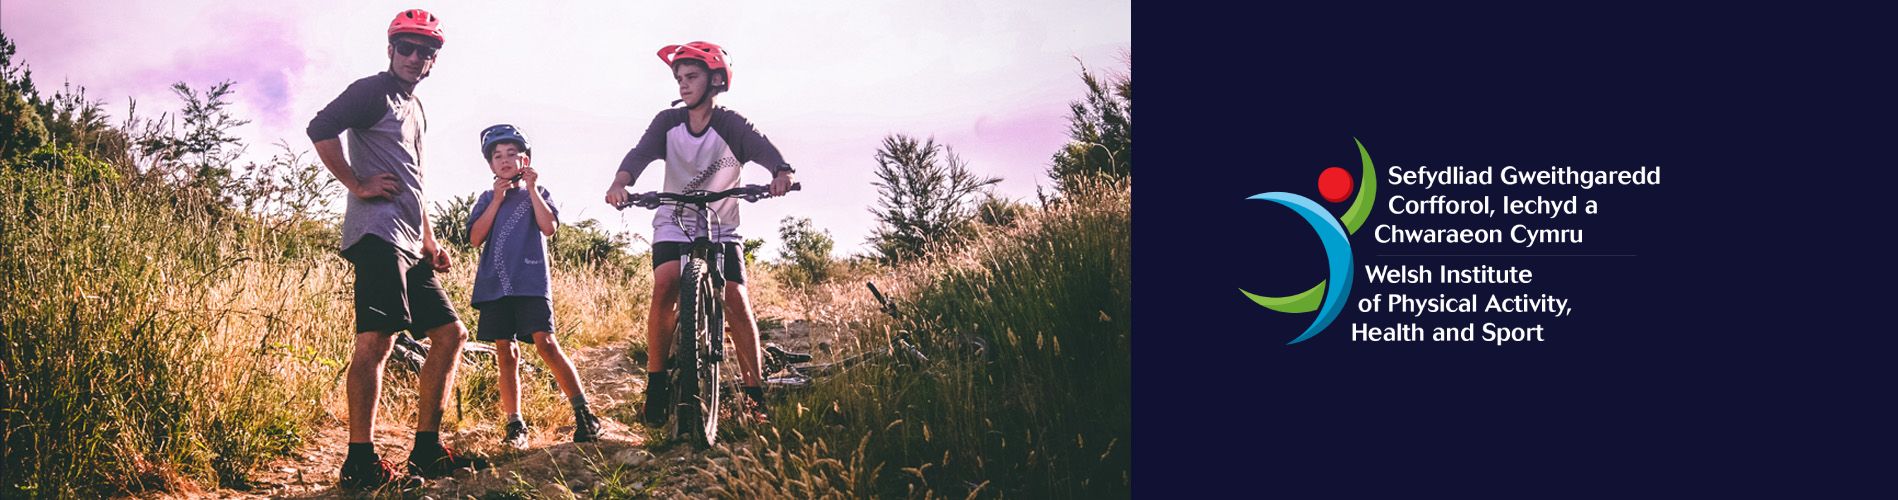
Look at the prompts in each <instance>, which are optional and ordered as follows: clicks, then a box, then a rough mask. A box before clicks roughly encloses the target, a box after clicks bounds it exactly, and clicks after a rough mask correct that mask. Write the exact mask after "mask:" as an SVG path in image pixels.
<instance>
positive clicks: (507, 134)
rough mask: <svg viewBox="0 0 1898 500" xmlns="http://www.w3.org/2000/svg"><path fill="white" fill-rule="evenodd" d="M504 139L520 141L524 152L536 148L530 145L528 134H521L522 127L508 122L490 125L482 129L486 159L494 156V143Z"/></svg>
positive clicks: (484, 156)
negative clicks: (518, 127) (519, 127)
mask: <svg viewBox="0 0 1898 500" xmlns="http://www.w3.org/2000/svg"><path fill="white" fill-rule="evenodd" d="M503 141H514V142H517V143H520V145H521V152H522V153H530V154H531V153H532V152H533V150H534V148H533V147H532V146H528V144H527V136H526V135H522V134H521V129H517V128H514V126H513V125H508V124H506V123H503V124H500V125H495V126H492V127H488V128H486V129H484V130H482V131H481V157H482V158H484V159H486V158H493V157H494V145H495V144H499V143H501V142H503Z"/></svg>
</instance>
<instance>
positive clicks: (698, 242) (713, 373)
mask: <svg viewBox="0 0 1898 500" xmlns="http://www.w3.org/2000/svg"><path fill="white" fill-rule="evenodd" d="M800 188H801V185H799V184H793V185H792V186H791V190H793V191H795V190H798V189H800ZM769 192H770V191H769V188H766V187H764V186H756V185H753V186H745V187H740V188H734V189H728V190H725V191H720V192H705V191H695V192H690V193H684V194H677V193H658V192H654V193H645V194H640V195H634V196H633V197H632V198H630V199H629V200H628V201H629V203H627V204H625V205H620V206H619V207H618V208H622V209H623V208H626V206H629V205H638V206H641V207H645V208H657V207H658V206H659V205H661V204H668V203H669V204H672V205H673V206H675V207H676V208H675V211H674V212H673V214H674V218H675V221H676V220H677V218H678V217H679V213H678V212H677V211H676V210H695V211H696V212H697V217H696V220H695V221H694V222H695V225H696V227H694V228H690V229H697V232H696V234H694V232H692V231H691V230H690V229H688V228H685V227H680V229H681V230H684V231H686V233H687V235H688V236H692V237H693V238H692V242H691V243H689V246H688V247H687V251H685V252H682V253H683V255H681V257H682V258H681V259H680V260H681V265H680V266H679V271H680V276H679V281H680V283H679V287H680V288H679V317H678V323H677V324H676V325H675V329H676V330H675V336H674V337H673V342H672V349H671V351H670V352H668V353H667V355H668V356H670V357H671V358H672V360H671V361H670V362H668V363H666V365H667V368H666V370H667V371H668V372H669V373H672V374H673V375H674V376H673V377H670V378H671V380H672V383H673V384H674V390H673V391H672V397H673V399H672V401H671V404H672V405H673V406H672V409H673V411H672V412H671V413H672V418H670V419H668V421H669V422H670V423H669V424H668V425H667V430H668V431H669V432H668V433H669V434H670V435H671V436H673V437H675V438H676V437H681V436H684V437H689V438H691V442H692V443H693V445H694V446H697V447H701V448H703V447H708V446H710V445H711V444H713V443H715V442H716V441H717V439H718V416H719V415H718V414H719V397H720V393H721V392H722V391H721V390H720V388H721V387H722V385H723V384H722V380H720V379H721V378H722V377H721V372H722V371H723V370H721V369H719V366H720V365H722V364H723V363H724V361H725V286H726V279H725V259H724V245H723V244H720V243H717V242H714V241H712V238H711V236H712V234H713V232H712V229H713V227H715V226H716V225H717V223H716V221H715V220H714V218H715V217H716V216H717V213H716V212H714V211H712V210H711V207H710V205H711V203H713V202H716V201H719V200H723V199H726V198H731V197H739V198H742V199H745V200H747V201H757V200H758V199H759V198H763V197H764V196H766V195H768V193H769ZM675 223H676V222H675ZM701 273H703V275H701ZM688 299H690V300H688ZM708 302H709V303H708ZM701 312H702V313H703V316H702V317H701V316H700V313H701ZM688 315H690V316H688ZM688 319H690V320H691V323H688V322H687V320H688ZM687 325H690V326H689V327H688V326H687ZM701 333H702V335H701ZM656 354H657V353H653V354H651V355H656Z"/></svg>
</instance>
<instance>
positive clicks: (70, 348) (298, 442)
mask: <svg viewBox="0 0 1898 500" xmlns="http://www.w3.org/2000/svg"><path fill="white" fill-rule="evenodd" d="M0 193H6V194H5V195H0V297H3V298H0V402H3V403H4V406H0V408H3V410H0V443H4V446H5V449H4V460H5V461H4V467H3V468H0V497H19V496H60V497H73V496H99V495H113V494H122V493H135V492H140V491H154V490H164V491H190V490H194V489H201V488H210V487H217V486H224V487H236V488H243V487H245V486H246V483H247V477H248V474H249V473H250V472H251V471H252V470H253V469H254V468H256V467H257V466H258V465H260V464H262V463H263V462H265V461H266V460H269V459H271V458H273V457H275V456H278V455H281V454H284V453H288V452H290V451H292V450H295V449H297V448H299V447H304V446H336V447H341V446H343V443H309V442H307V441H306V439H308V438H309V437H310V436H313V435H315V430H316V429H318V428H320V427H325V426H336V427H340V426H343V425H346V424H345V423H344V422H345V420H346V415H347V409H346V407H345V405H344V401H343V393H344V391H343V386H342V385H341V382H342V374H343V371H344V369H345V368H346V366H347V363H348V353H349V351H350V349H351V344H352V337H353V335H352V331H353V319H354V318H353V313H352V312H351V307H350V304H351V291H350V288H349V286H350V282H351V280H352V279H353V278H352V269H351V267H350V265H349V264H348V263H347V262H345V261H344V260H343V259H341V258H340V257H339V256H337V249H336V245H337V243H338V241H337V234H336V229H335V226H334V225H333V223H325V222H317V221H309V220H299V219H295V218H291V219H285V220H270V221H262V220H258V219H255V218H251V217H249V216H245V215H243V214H240V213H237V212H234V211H231V210H229V209H226V208H223V205H221V204H219V203H217V202H215V201H213V200H209V199H206V198H204V197H200V196H197V195H194V194H192V192H191V191H189V190H184V189H179V188H175V187H170V186H167V185H164V184H163V183H146V182H138V181H136V180H135V181H131V182H99V181H86V180H81V179H75V178H71V177H67V176H63V175H61V174H57V173H48V172H46V171H39V170H4V171H0ZM459 257H460V258H458V259H457V266H456V268H455V269H454V270H453V271H451V272H449V273H446V274H444V275H442V278H441V279H442V280H443V285H444V287H445V288H446V289H447V290H448V291H449V295H450V298H451V299H454V301H455V303H456V305H457V307H458V308H460V309H461V312H462V313H463V316H462V317H463V321H464V322H465V323H466V324H467V325H468V326H469V327H470V329H471V330H472V328H473V326H474V321H475V316H474V314H473V313H474V311H473V310H472V308H471V307H470V306H469V305H468V304H467V303H466V299H467V297H468V291H469V290H468V289H469V286H470V285H471V284H472V282H473V280H474V270H475V269H474V265H475V259H474V257H473V256H472V255H461V256H459ZM640 264H641V265H640V266H633V267H631V268H626V267H620V266H613V267H612V268H611V269H605V268H602V267H601V266H598V265H593V264H587V263H556V267H555V270H554V283H553V287H554V289H556V290H560V294H559V295H558V296H556V298H555V305H556V308H555V314H557V315H558V316H557V317H558V318H559V321H560V323H561V329H562V334H561V336H562V343H563V345H565V346H567V347H568V348H569V349H570V350H571V349H576V348H584V347H587V346H594V345H604V344H607V343H609V342H617V341H621V340H620V339H624V338H626V335H627V333H629V332H632V331H633V328H634V327H635V326H639V325H643V318H644V317H645V307H646V306H645V302H646V300H645V295H644V293H645V290H647V288H648V287H650V272H649V271H647V270H646V269H645V267H644V265H643V262H641V263H640ZM634 339H636V340H635V342H638V343H643V337H638V336H634ZM524 358H525V359H534V358H535V357H534V356H532V355H531V354H528V355H526V356H524ZM534 362H538V361H534ZM390 366H391V368H390V372H391V373H390V375H389V383H387V384H385V394H384V397H383V400H382V401H383V411H382V412H381V413H382V416H383V420H382V422H381V423H380V425H382V426H384V428H406V426H408V425H412V423H413V419H414V406H415V404H414V400H415V384H414V376H413V375H412V374H405V373H401V372H400V370H399V369H397V368H395V367H394V366H395V365H394V364H391V365H390ZM460 374H461V375H460V379H459V382H458V384H457V385H458V387H460V389H461V390H460V391H458V393H459V395H460V396H461V398H460V401H458V402H452V403H451V408H450V411H449V412H448V414H447V416H446V419H445V422H444V430H447V431H453V430H457V429H466V428H470V427H474V426H479V425H492V424H498V422H496V421H497V420H498V417H497V413H498V412H497V411H496V410H495V406H496V405H495V403H494V401H495V399H494V398H495V393H496V391H495V390H494V385H493V381H494V375H495V373H494V370H493V365H492V363H491V362H489V363H486V364H485V365H484V364H479V363H476V364H472V365H470V366H467V367H464V369H463V370H461V371H460ZM533 377H534V376H532V375H529V380H528V381H526V383H524V384H523V387H524V388H525V389H526V391H525V392H526V393H527V397H526V398H525V400H524V402H523V403H524V404H523V407H524V410H525V412H526V413H527V414H528V415H529V418H530V419H543V420H546V421H553V422H554V423H559V421H562V419H566V420H567V421H570V419H571V416H570V415H569V414H568V412H567V410H566V408H567V405H566V404H565V401H564V398H561V397H559V395H558V393H557V392H556V391H552V390H549V389H547V387H548V386H549V385H550V384H549V382H547V381H546V380H541V379H535V378H533ZM457 403H459V405H458V406H459V409H462V410H464V411H459V412H458V411H456V410H457V409H458V408H457V407H456V406H457ZM386 444H388V443H385V445H386ZM313 472H316V473H318V474H328V473H333V472H334V471H313Z"/></svg>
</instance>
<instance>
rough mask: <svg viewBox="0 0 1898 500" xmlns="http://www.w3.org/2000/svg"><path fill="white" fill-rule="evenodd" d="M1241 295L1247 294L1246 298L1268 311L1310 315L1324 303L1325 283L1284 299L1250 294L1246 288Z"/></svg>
mask: <svg viewBox="0 0 1898 500" xmlns="http://www.w3.org/2000/svg"><path fill="white" fill-rule="evenodd" d="M1239 293H1243V294H1246V298H1248V299H1252V301H1253V302H1256V303H1258V304H1259V305H1262V306H1265V308H1266V309H1271V310H1274V311H1278V312H1282V313H1292V314H1298V313H1308V312H1312V311H1316V310H1318V305H1319V304H1321V303H1324V301H1325V282H1324V281H1319V282H1318V285H1317V286H1314V287H1311V289H1310V290H1306V291H1303V292H1299V293H1296V294H1293V295H1287V296H1284V297H1266V296H1264V295H1258V294H1254V293H1252V292H1248V291H1246V289H1244V288H1241V289H1239Z"/></svg>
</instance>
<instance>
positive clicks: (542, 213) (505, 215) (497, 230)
mask: <svg viewBox="0 0 1898 500" xmlns="http://www.w3.org/2000/svg"><path fill="white" fill-rule="evenodd" d="M530 151H531V148H529V147H528V142H527V136H525V135H522V134H521V131H520V130H519V129H516V128H514V126H513V125H507V124H501V125H495V126H492V127H488V128H487V130H483V131H481V154H482V155H483V156H485V157H487V159H488V169H489V170H490V171H493V172H494V190H493V191H489V192H485V193H481V198H480V199H479V200H477V201H475V205H474V209H473V210H471V211H469V212H468V213H469V214H470V215H469V219H468V241H470V242H472V243H473V244H474V245H475V246H478V247H481V265H480V267H478V268H477V269H476V271H475V285H474V307H475V309H476V310H479V311H481V322H480V323H479V324H478V325H477V326H476V327H475V339H476V340H485V341H491V342H494V353H495V361H496V371H497V372H498V373H497V376H498V377H499V378H500V384H499V385H500V386H501V411H502V413H506V414H507V432H506V435H504V436H503V437H502V438H501V444H503V445H506V446H510V447H513V448H516V449H526V448H527V423H526V422H524V421H522V420H521V410H520V408H521V391H520V384H521V379H520V371H519V368H520V355H519V353H518V352H517V351H516V350H515V346H514V344H515V343H516V342H526V343H528V344H531V345H533V346H534V350H535V351H538V352H540V359H541V360H542V361H545V362H547V369H548V371H550V372H552V373H553V375H554V381H555V383H557V384H559V386H560V392H561V393H563V394H566V396H567V401H569V402H570V403H572V404H573V442H576V443H584V442H588V441H593V440H595V439H599V436H600V419H599V418H597V417H594V416H593V412H591V411H588V410H587V397H586V392H585V391H584V390H582V389H581V388H580V378H579V376H578V375H576V374H575V373H574V370H573V363H571V362H569V361H567V355H566V353H563V352H561V351H560V344H559V342H557V341H555V340H554V310H553V302H552V300H551V297H550V294H549V293H548V289H547V288H548V287H547V283H548V281H549V280H548V271H547V266H548V262H547V240H546V237H548V236H553V235H554V229H555V228H557V227H558V226H559V219H558V217H559V215H560V213H559V212H557V211H555V210H554V208H553V205H552V204H550V203H548V202H547V200H548V199H549V198H551V197H552V196H553V195H552V193H549V192H548V191H547V188H543V187H540V186H539V181H540V173H539V172H536V171H534V167H533V164H534V161H533V158H532V156H531V155H530V153H529V152H530Z"/></svg>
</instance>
